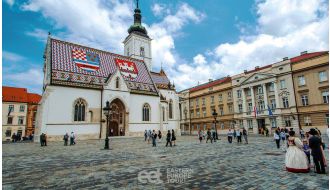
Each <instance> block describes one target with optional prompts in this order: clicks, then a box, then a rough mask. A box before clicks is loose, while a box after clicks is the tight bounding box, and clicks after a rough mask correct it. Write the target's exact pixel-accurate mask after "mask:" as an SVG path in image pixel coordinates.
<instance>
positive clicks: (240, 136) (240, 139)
mask: <svg viewBox="0 0 330 190" xmlns="http://www.w3.org/2000/svg"><path fill="white" fill-rule="evenodd" d="M236 137H237V143H242V132H241V131H240V129H237V130H236Z"/></svg>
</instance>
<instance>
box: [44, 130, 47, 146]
mask: <svg viewBox="0 0 330 190" xmlns="http://www.w3.org/2000/svg"><path fill="white" fill-rule="evenodd" d="M44 146H47V135H46V133H45V134H44Z"/></svg>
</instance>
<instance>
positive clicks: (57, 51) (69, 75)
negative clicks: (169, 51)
mask: <svg viewBox="0 0 330 190" xmlns="http://www.w3.org/2000/svg"><path fill="white" fill-rule="evenodd" d="M50 43H51V55H52V57H51V60H52V63H51V65H52V80H53V81H52V82H53V83H55V84H62V85H70V86H85V87H89V86H92V85H98V86H102V85H104V84H105V82H106V80H107V78H108V77H109V76H111V75H112V74H113V73H114V72H115V71H116V70H117V69H119V67H118V66H117V64H116V59H120V60H124V61H127V62H133V63H134V64H135V66H136V69H137V72H138V73H137V76H136V78H125V77H124V76H123V73H122V76H123V78H124V80H125V82H126V83H127V86H128V87H129V88H130V89H132V90H137V91H146V92H148V93H150V92H152V93H157V91H156V88H155V87H154V85H153V82H152V79H151V76H150V74H149V72H148V70H147V67H146V65H145V63H144V62H143V61H141V60H137V59H133V58H130V57H126V56H122V55H118V54H114V53H110V52H106V51H102V50H97V49H94V48H90V47H84V46H81V45H77V44H73V43H69V42H65V41H61V40H57V39H51V42H50ZM73 50H75V51H76V50H79V51H82V52H89V53H92V54H95V55H97V56H98V58H99V59H98V60H99V69H97V70H96V71H92V72H89V71H86V70H83V69H81V68H80V67H78V66H77V64H76V63H75V62H74V61H73V56H72V52H73Z"/></svg>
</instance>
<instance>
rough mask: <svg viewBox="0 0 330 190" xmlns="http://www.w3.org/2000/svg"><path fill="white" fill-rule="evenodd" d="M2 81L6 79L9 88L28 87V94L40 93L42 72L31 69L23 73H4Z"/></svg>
mask: <svg viewBox="0 0 330 190" xmlns="http://www.w3.org/2000/svg"><path fill="white" fill-rule="evenodd" d="M3 79H6V81H8V84H9V85H10V86H17V87H28V89H29V92H35V93H41V91H42V82H43V72H42V70H41V69H35V68H32V69H29V70H27V71H25V72H18V73H4V76H3ZM6 85H7V84H6Z"/></svg>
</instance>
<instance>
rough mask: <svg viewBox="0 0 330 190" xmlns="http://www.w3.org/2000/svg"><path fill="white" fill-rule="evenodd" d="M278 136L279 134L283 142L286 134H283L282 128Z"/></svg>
mask: <svg viewBox="0 0 330 190" xmlns="http://www.w3.org/2000/svg"><path fill="white" fill-rule="evenodd" d="M280 136H281V139H282V142H283V143H284V141H285V136H286V135H285V132H284V131H283V130H281V133H280Z"/></svg>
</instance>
